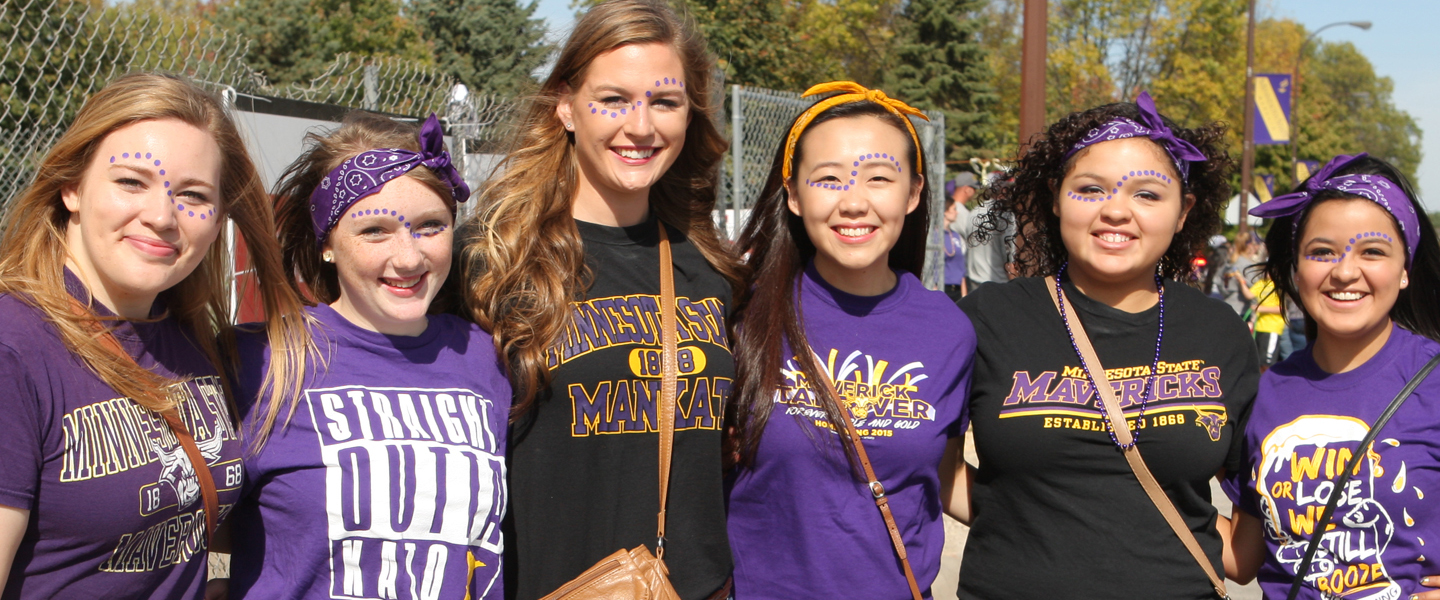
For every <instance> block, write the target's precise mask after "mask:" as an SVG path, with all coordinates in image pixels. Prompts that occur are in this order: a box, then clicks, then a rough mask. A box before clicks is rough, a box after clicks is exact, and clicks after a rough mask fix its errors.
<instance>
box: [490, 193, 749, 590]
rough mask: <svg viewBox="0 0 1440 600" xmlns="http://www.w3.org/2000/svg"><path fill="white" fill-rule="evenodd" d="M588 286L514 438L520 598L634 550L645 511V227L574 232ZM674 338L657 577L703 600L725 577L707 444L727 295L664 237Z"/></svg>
mask: <svg viewBox="0 0 1440 600" xmlns="http://www.w3.org/2000/svg"><path fill="white" fill-rule="evenodd" d="M576 225H577V226H578V227H579V228H580V237H581V238H582V240H583V242H584V245H585V260H586V262H587V264H588V265H589V266H590V269H591V271H592V272H593V273H594V284H593V285H592V286H591V287H590V289H589V290H588V293H587V294H586V296H585V300H584V301H583V302H576V303H574V304H572V308H573V310H574V313H573V316H574V321H573V323H572V325H571V327H570V329H569V331H568V332H567V334H566V335H565V337H564V339H563V342H562V343H561V345H560V346H559V347H557V348H556V349H555V350H553V351H552V353H551V355H550V360H551V375H552V376H553V380H552V382H551V385H550V394H549V397H548V398H543V399H542V400H541V401H540V402H539V403H538V406H537V408H536V409H535V410H534V411H532V412H531V413H530V415H529V418H527V419H523V420H522V421H521V422H519V423H517V424H516V425H515V426H514V430H513V433H512V437H511V446H510V461H511V462H510V469H511V470H510V494H511V499H512V501H513V505H512V508H513V515H514V536H513V537H512V538H511V540H512V542H513V545H512V546H511V547H512V548H513V552H512V553H511V555H510V556H511V558H507V560H512V559H513V562H512V564H513V565H514V567H515V569H516V570H515V571H514V576H513V577H511V578H509V580H508V581H507V583H506V586H507V588H508V589H507V591H513V593H514V597H516V598H520V599H522V600H528V599H531V598H538V597H540V596H543V595H545V594H548V593H550V592H553V591H555V589H556V588H559V587H560V586H561V585H564V584H565V583H566V582H568V581H570V580H571V579H574V578H575V577H576V576H577V575H579V574H580V573H582V572H583V571H584V570H585V569H588V568H590V567H591V566H592V565H594V564H595V563H596V562H598V561H599V560H600V559H602V558H604V557H606V556H608V555H610V554H612V553H614V552H615V551H616V550H620V549H622V548H623V549H626V550H628V549H631V548H634V547H635V546H638V545H640V544H641V543H644V544H645V545H646V546H648V547H650V549H651V551H652V552H653V551H654V550H655V533H656V518H655V517H656V513H657V511H658V509H659V480H658V476H659V472H658V471H659V434H658V433H657V432H658V426H657V425H656V422H655V414H656V412H655V411H656V408H657V407H656V405H655V402H654V400H653V398H656V397H658V396H659V393H660V355H661V350H660V347H661V343H660V333H659V332H660V327H659V324H660V304H659V300H660V270H659V264H660V250H659V238H660V236H659V230H658V228H657V227H656V225H655V221H654V220H653V219H652V220H650V221H649V222H646V223H643V224H640V225H636V226H633V227H606V226H602V225H596V224H593V223H585V222H580V221H577V222H576ZM666 231H667V232H668V233H669V237H670V245H671V253H672V255H673V262H674V267H675V271H674V272H675V297H676V304H677V306H676V311H675V314H676V318H677V320H678V323H677V327H676V330H677V333H678V340H679V355H678V356H677V358H678V363H679V367H680V378H679V381H678V386H677V389H678V403H679V406H678V407H677V408H676V411H675V446H674V451H673V453H672V462H671V464H672V466H671V473H670V499H669V507H668V515H667V517H668V518H667V520H666V536H665V537H666V540H665V565H666V566H667V567H668V568H669V569H670V581H671V583H673V584H674V586H675V589H676V591H677V592H679V594H680V597H681V598H685V599H694V598H704V597H706V596H708V595H710V594H712V593H714V592H715V590H717V589H719V587H720V586H721V585H722V584H723V583H724V582H725V579H726V578H727V577H729V575H730V570H731V558H730V544H729V540H728V538H727V537H726V534H725V507H724V493H723V489H722V483H721V481H722V480H721V478H722V474H721V464H720V435H721V425H722V424H721V421H722V415H723V413H724V407H725V402H726V400H727V398H728V396H729V395H730V388H731V383H732V380H733V379H734V377H735V360H734V357H733V356H732V355H731V354H730V349H729V346H730V340H729V336H728V334H727V333H726V330H725V323H726V316H727V311H728V306H729V303H730V286H729V284H728V283H727V282H726V281H725V280H724V278H722V277H721V276H720V275H719V274H718V273H716V272H715V270H714V269H712V268H711V267H710V264H709V263H707V262H706V261H705V258H704V256H703V255H701V254H700V251H699V250H698V249H696V248H695V246H694V245H692V244H691V243H690V242H689V241H688V240H687V239H685V238H684V236H683V235H682V234H681V233H680V232H678V231H676V230H674V229H670V228H667V229H666Z"/></svg>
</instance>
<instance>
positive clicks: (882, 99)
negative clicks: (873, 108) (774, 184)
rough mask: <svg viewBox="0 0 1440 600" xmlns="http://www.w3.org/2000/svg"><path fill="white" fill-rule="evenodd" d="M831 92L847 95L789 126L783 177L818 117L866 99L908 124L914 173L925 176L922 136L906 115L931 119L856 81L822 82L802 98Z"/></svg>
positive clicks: (820, 105)
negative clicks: (913, 151)
mask: <svg viewBox="0 0 1440 600" xmlns="http://www.w3.org/2000/svg"><path fill="white" fill-rule="evenodd" d="M830 92H846V93H844V94H837V95H834V96H831V97H829V98H826V99H824V100H821V101H819V102H816V103H815V104H814V105H813V106H811V107H810V108H808V109H805V112H804V113H801V115H800V118H799V119H796V120H795V125H794V126H792V127H790V137H788V138H786V139H785V163H784V166H783V167H782V169H781V171H780V174H781V175H784V176H785V179H790V172H791V164H790V161H791V159H792V157H794V156H795V145H796V144H798V143H799V142H800V134H801V133H804V132H805V128H806V127H807V126H809V125H810V122H811V121H813V120H815V117H816V116H818V115H819V114H820V113H823V112H825V111H827V110H830V108H832V107H835V106H839V105H841V104H849V103H851V102H863V101H866V100H868V101H870V102H874V103H876V104H879V105H880V106H883V107H885V110H888V111H890V113H891V114H893V115H895V116H897V117H900V120H901V121H904V122H905V128H906V129H908V130H910V139H911V140H914V142H915V152H916V159H917V160H916V161H915V172H916V173H917V174H923V173H924V172H925V168H924V165H925V158H924V155H923V154H921V149H920V136H919V135H916V134H915V126H914V125H912V124H911V123H910V119H909V118H907V117H906V116H905V115H915V116H917V117H920V118H922V119H925V120H926V121H929V120H930V117H927V116H925V113H923V112H920V109H918V108H915V107H913V106H910V105H909V104H906V103H904V102H901V101H899V100H896V99H894V98H891V97H889V96H886V95H885V92H882V91H880V90H872V89H869V88H866V87H865V86H863V85H860V84H858V83H855V82H853V81H831V82H830V83H822V84H819V85H816V86H813V87H811V88H810V89H808V90H805V93H804V94H801V95H800V97H802V98H806V97H809V96H814V95H817V94H826V93H830Z"/></svg>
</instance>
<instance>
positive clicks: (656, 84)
mask: <svg viewBox="0 0 1440 600" xmlns="http://www.w3.org/2000/svg"><path fill="white" fill-rule="evenodd" d="M655 87H660V80H659V79H656V80H655Z"/></svg>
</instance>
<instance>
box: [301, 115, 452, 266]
mask: <svg viewBox="0 0 1440 600" xmlns="http://www.w3.org/2000/svg"><path fill="white" fill-rule="evenodd" d="M420 166H424V167H428V168H429V169H430V170H431V171H433V172H434V173H435V174H436V175H437V176H439V177H440V179H441V180H442V181H444V182H445V183H446V184H448V185H449V186H450V189H451V191H452V192H451V193H452V194H453V195H454V198H455V201H456V202H464V201H466V200H469V199H470V186H468V185H466V184H465V178H463V177H461V176H460V172H459V171H456V170H455V165H454V164H452V163H451V161H450V153H449V152H446V151H445V134H444V132H443V131H442V130H441V128H440V120H439V119H437V118H435V114H434V113H431V114H430V117H429V118H427V119H425V124H424V125H422V126H421V127H420V152H411V151H409V150H403V149H400V148H378V149H375V150H366V151H364V152H361V153H359V154H356V155H355V156H352V157H350V158H347V159H345V162H343V163H340V166H338V167H335V169H334V170H332V171H330V172H329V173H328V174H326V175H325V178H324V179H322V180H320V185H319V186H316V187H315V191H314V192H311V193H310V221H311V223H313V224H314V226H315V243H316V244H318V245H323V244H324V243H325V238H326V237H327V236H329V234H330V230H331V229H333V228H334V227H335V224H336V223H339V222H340V217H342V216H344V215H345V211H346V209H348V208H350V205H352V204H354V203H356V202H358V201H359V200H360V199H361V198H364V197H366V196H369V195H371V194H374V193H376V192H379V191H380V190H381V188H384V187H385V184H386V183H389V182H390V180H392V179H395V178H396V177H399V176H401V175H404V174H406V173H409V172H410V170H411V169H414V168H415V167H420Z"/></svg>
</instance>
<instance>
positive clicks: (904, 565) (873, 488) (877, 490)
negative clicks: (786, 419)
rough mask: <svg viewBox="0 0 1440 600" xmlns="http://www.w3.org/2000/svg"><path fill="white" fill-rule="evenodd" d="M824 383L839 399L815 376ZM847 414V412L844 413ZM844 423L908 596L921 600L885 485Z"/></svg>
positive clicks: (852, 428) (823, 378)
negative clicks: (902, 576) (906, 584)
mask: <svg viewBox="0 0 1440 600" xmlns="http://www.w3.org/2000/svg"><path fill="white" fill-rule="evenodd" d="M816 379H819V380H820V381H821V382H822V383H824V384H825V392H826V393H828V394H830V397H831V398H834V399H835V401H836V402H839V401H840V394H838V393H836V392H835V384H833V383H831V382H830V377H829V376H825V375H822V376H820V377H816ZM846 414H847V415H848V412H847V413H846ZM841 421H843V422H844V423H845V435H846V437H847V438H849V439H850V444H851V445H852V446H854V447H855V456H856V458H859V459H860V467H861V468H862V469H864V471H865V480H866V481H867V483H866V484H865V485H866V486H868V487H869V488H870V495H871V496H873V497H874V498H875V507H876V508H879V509H880V517H881V518H882V519H885V529H886V530H887V531H888V532H889V533H890V545H892V546H894V547H895V556H897V557H899V558H900V568H901V570H903V571H904V572H905V582H906V583H908V584H910V596H911V598H913V599H914V600H921V599H922V598H923V596H921V594H920V585H919V584H917V583H916V582H915V572H914V571H913V570H911V568H910V557H909V555H908V554H907V553H906V552H905V540H904V539H903V538H901V537H900V527H898V526H896V525H895V515H894V514H892V513H891V512H890V498H889V497H887V496H886V495H885V486H884V485H883V484H881V483H880V479H879V478H877V477H875V469H874V468H872V467H871V466H870V456H869V455H867V454H866V453H865V445H864V444H862V443H860V432H858V431H856V430H855V423H853V422H851V420H850V419H841Z"/></svg>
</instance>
